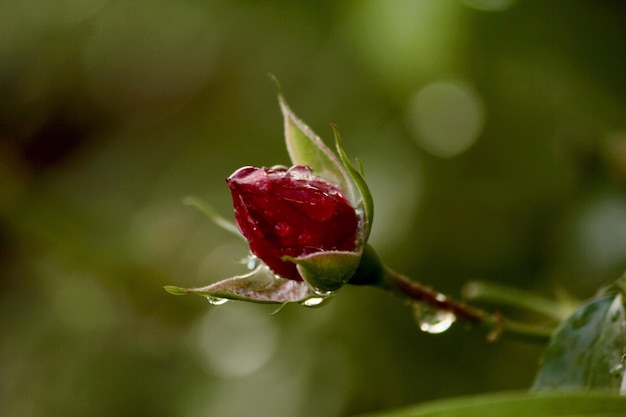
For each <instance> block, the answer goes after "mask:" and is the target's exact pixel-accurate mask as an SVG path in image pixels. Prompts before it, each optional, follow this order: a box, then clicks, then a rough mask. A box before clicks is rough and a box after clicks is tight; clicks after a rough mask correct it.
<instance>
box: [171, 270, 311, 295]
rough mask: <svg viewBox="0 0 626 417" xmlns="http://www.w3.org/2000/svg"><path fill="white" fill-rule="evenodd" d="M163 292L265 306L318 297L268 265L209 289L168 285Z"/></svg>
mask: <svg viewBox="0 0 626 417" xmlns="http://www.w3.org/2000/svg"><path fill="white" fill-rule="evenodd" d="M164 289H165V290H166V291H167V292H169V293H170V294H174V295H186V294H196V295H199V296H202V297H208V298H210V299H217V300H221V299H222V300H238V301H249V302H253V303H262V304H285V303H304V302H306V300H308V299H311V298H318V297H319V295H318V294H315V293H314V292H313V291H312V290H311V288H310V287H309V286H308V285H307V284H306V283H304V282H298V281H293V280H289V279H285V278H281V277H278V276H276V275H275V274H274V273H272V271H270V270H269V269H268V268H267V266H265V265H261V266H260V267H258V268H257V269H255V270H254V271H252V272H250V273H249V274H246V275H241V276H236V277H232V278H228V279H225V280H223V281H219V282H216V283H214V284H211V285H208V286H206V287H199V288H181V287H176V286H172V285H167V286H165V287H164Z"/></svg>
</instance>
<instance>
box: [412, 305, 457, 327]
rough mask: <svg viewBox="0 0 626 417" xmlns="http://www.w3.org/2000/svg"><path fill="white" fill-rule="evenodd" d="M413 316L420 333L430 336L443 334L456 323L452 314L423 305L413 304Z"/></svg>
mask: <svg viewBox="0 0 626 417" xmlns="http://www.w3.org/2000/svg"><path fill="white" fill-rule="evenodd" d="M412 308H413V316H414V317H415V321H417V324H418V326H419V328H420V330H421V331H423V332H426V333H431V334H439V333H443V332H445V331H446V330H448V329H449V328H450V326H452V324H453V323H454V322H455V321H456V316H455V315H454V313H452V312H450V311H446V310H440V309H436V308H433V307H430V306H428V305H425V304H423V303H413V305H412Z"/></svg>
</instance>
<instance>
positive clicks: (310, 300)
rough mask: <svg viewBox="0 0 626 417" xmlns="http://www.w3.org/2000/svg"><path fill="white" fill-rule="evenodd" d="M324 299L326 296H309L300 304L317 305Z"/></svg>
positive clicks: (306, 305)
mask: <svg viewBox="0 0 626 417" xmlns="http://www.w3.org/2000/svg"><path fill="white" fill-rule="evenodd" d="M325 300H326V298H324V297H311V298H307V299H306V300H304V301H303V302H302V305H303V306H305V307H317V306H319V305H320V304H322V303H323V302H324V301H325Z"/></svg>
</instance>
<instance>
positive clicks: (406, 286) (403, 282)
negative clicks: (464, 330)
mask: <svg viewBox="0 0 626 417" xmlns="http://www.w3.org/2000/svg"><path fill="white" fill-rule="evenodd" d="M384 275H385V283H386V285H387V286H388V288H389V289H390V290H391V291H393V292H394V293H396V294H398V295H400V296H402V297H406V298H409V299H410V300H412V301H416V302H419V303H423V304H426V305H428V306H430V307H433V308H435V309H438V310H444V311H449V312H451V313H452V314H454V315H455V316H456V317H457V318H458V319H460V320H463V321H465V322H468V323H470V324H473V325H477V326H479V327H480V328H481V329H483V330H485V331H486V332H487V340H489V341H496V340H499V339H500V338H501V337H503V336H510V337H516V338H518V339H522V340H525V341H529V342H534V343H547V342H548V341H549V340H550V335H551V333H552V329H549V328H546V327H542V326H536V325H531V324H526V323H520V322H517V321H514V320H510V319H507V318H505V317H504V316H502V314H500V313H498V312H495V313H491V312H487V311H485V310H482V309H479V308H476V307H473V306H470V305H468V304H466V303H464V302H462V301H458V300H455V299H453V298H451V297H449V296H447V295H444V294H442V293H440V292H437V291H435V290H433V289H432V288H429V287H426V286H424V285H422V284H420V283H418V282H416V281H413V280H411V279H409V278H407V277H405V276H404V275H401V274H398V273H396V272H395V271H392V270H390V269H389V268H385V271H384Z"/></svg>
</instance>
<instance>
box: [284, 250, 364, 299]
mask: <svg viewBox="0 0 626 417" xmlns="http://www.w3.org/2000/svg"><path fill="white" fill-rule="evenodd" d="M283 258H284V259H285V260H288V261H291V262H293V263H295V264H296V265H297V266H298V272H300V275H301V276H302V278H304V280H305V281H306V282H307V283H308V284H309V285H310V286H311V287H312V288H314V289H315V291H317V292H318V293H326V292H329V291H331V292H332V291H336V290H338V289H339V288H341V286H342V285H344V284H345V283H346V282H347V281H348V280H349V279H350V277H351V276H352V275H353V274H354V271H356V269H357V267H358V266H359V262H360V260H361V253H359V252H344V251H323V252H316V253H312V254H310V255H305V256H299V257H297V258H293V257H291V256H285V257H283Z"/></svg>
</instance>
